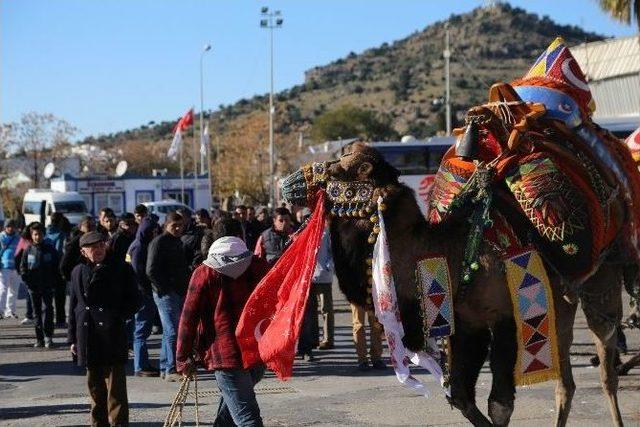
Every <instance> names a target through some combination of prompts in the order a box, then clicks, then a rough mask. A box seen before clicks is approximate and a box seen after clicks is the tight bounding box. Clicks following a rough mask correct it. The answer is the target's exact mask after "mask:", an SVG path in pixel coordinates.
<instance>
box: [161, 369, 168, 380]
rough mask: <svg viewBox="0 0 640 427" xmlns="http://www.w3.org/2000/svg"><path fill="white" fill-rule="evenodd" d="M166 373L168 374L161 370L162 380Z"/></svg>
mask: <svg viewBox="0 0 640 427" xmlns="http://www.w3.org/2000/svg"><path fill="white" fill-rule="evenodd" d="M166 375H167V374H166V372H164V371H160V379H161V380H163V379H164V377H165V376H166Z"/></svg>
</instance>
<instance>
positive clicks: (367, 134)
mask: <svg viewBox="0 0 640 427" xmlns="http://www.w3.org/2000/svg"><path fill="white" fill-rule="evenodd" d="M311 136H312V138H313V139H314V140H315V141H316V142H323V141H328V140H335V139H340V138H363V139H366V140H380V141H384V140H388V139H391V138H396V137H397V136H398V133H397V132H396V131H395V130H394V129H393V127H392V126H391V119H390V118H389V117H388V116H384V115H378V114H376V112H375V111H372V110H365V109H362V108H358V107H354V106H352V105H344V106H342V107H339V108H337V109H335V110H330V111H327V112H325V113H323V114H321V115H320V116H318V117H317V118H316V119H315V120H314V122H313V129H312V131H311Z"/></svg>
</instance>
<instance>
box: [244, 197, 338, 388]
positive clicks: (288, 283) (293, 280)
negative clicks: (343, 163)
mask: <svg viewBox="0 0 640 427" xmlns="http://www.w3.org/2000/svg"><path fill="white" fill-rule="evenodd" d="M317 199H318V202H317V203H316V207H315V210H314V212H313V215H312V217H311V220H310V221H309V223H308V224H307V227H306V228H305V229H304V230H302V232H301V233H300V234H299V235H298V236H297V238H296V239H295V241H294V242H293V243H292V244H291V246H289V248H288V249H287V250H286V252H285V253H284V254H283V255H282V257H280V259H279V260H278V261H277V262H276V264H275V265H274V266H273V267H272V268H271V270H269V272H268V273H267V275H266V276H265V277H264V278H263V279H262V281H260V283H259V284H258V286H257V287H256V288H255V290H254V291H253V293H252V294H251V296H250V297H249V300H248V301H247V303H246V304H245V306H244V309H243V310H242V315H241V316H240V321H239V322H238V326H237V328H236V338H237V340H238V345H239V346H240V350H241V352H242V362H243V364H244V366H245V368H248V367H250V366H253V365H255V364H257V363H260V362H264V363H265V364H266V365H267V367H268V368H269V369H271V370H273V371H274V372H275V374H276V375H277V376H278V378H280V379H287V378H289V377H291V373H292V370H293V359H294V358H295V354H296V342H297V341H298V337H299V336H300V328H301V327H302V320H303V318H304V310H305V306H306V304H307V299H308V297H309V288H310V286H311V278H312V275H313V272H314V270H315V265H316V257H317V254H318V248H319V246H320V240H321V238H322V232H323V231H324V222H325V213H324V192H320V193H319V194H318V197H317Z"/></svg>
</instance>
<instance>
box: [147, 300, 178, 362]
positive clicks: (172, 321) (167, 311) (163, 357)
mask: <svg viewBox="0 0 640 427" xmlns="http://www.w3.org/2000/svg"><path fill="white" fill-rule="evenodd" d="M153 300H154V301H155V303H156V306H158V313H160V322H161V323H162V345H161V347H160V372H164V373H166V374H171V373H173V372H175V371H176V343H177V341H178V323H179V322H180V313H182V306H183V304H184V297H181V296H180V295H178V294H176V293H175V292H169V293H167V294H164V295H162V296H160V295H158V294H157V293H155V292H154V293H153Z"/></svg>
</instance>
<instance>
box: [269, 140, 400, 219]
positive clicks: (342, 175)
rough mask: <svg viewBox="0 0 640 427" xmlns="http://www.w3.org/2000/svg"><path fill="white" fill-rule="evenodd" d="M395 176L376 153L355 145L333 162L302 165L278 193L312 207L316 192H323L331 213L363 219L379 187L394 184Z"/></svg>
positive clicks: (370, 209)
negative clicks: (323, 190) (322, 190)
mask: <svg viewBox="0 0 640 427" xmlns="http://www.w3.org/2000/svg"><path fill="white" fill-rule="evenodd" d="M399 175H400V173H399V172H398V171H397V170H396V169H395V168H394V167H393V166H391V165H390V164H389V163H387V162H386V161H385V159H384V157H383V156H382V154H380V152H379V151H378V150H376V149H375V148H372V147H370V146H368V145H367V144H365V143H364V142H356V143H354V144H352V145H351V146H349V147H348V149H347V150H346V152H345V153H344V154H343V155H342V156H341V157H340V158H339V159H338V160H336V161H333V162H324V163H311V164H306V165H304V166H302V167H301V168H300V169H298V170H297V171H296V172H294V173H293V174H291V175H289V176H288V177H287V178H285V180H284V182H283V184H282V194H283V196H284V198H285V199H286V200H287V201H288V202H290V203H293V204H295V205H300V206H309V207H312V206H313V204H314V201H315V197H316V193H317V191H318V190H320V189H325V190H326V194H327V200H328V202H329V208H330V209H331V212H332V213H333V214H335V215H336V216H340V217H365V216H366V214H368V213H371V212H372V211H373V209H374V208H375V203H376V199H377V196H378V195H379V192H380V191H381V190H382V189H383V188H385V187H388V186H393V185H398V176H399Z"/></svg>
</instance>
